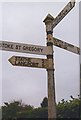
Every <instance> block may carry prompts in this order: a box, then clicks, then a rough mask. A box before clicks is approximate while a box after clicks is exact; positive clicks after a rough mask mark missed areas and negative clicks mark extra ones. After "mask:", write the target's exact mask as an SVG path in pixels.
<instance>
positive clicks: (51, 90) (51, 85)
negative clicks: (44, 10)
mask: <svg viewBox="0 0 81 120" xmlns="http://www.w3.org/2000/svg"><path fill="white" fill-rule="evenodd" d="M53 21H54V18H53V17H52V16H51V15H50V14H48V15H47V17H46V18H45V19H44V21H43V22H44V23H45V25H46V33H47V46H50V47H51V49H52V55H47V59H50V60H51V62H50V63H49V64H52V66H53V67H52V69H47V75H48V119H49V118H54V120H55V118H56V100H55V80H54V63H53V42H52V41H53V35H52V34H53V29H52V25H53Z"/></svg>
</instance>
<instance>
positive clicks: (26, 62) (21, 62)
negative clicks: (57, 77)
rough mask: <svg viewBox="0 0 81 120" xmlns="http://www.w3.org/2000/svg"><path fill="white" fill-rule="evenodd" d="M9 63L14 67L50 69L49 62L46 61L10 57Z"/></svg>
mask: <svg viewBox="0 0 81 120" xmlns="http://www.w3.org/2000/svg"><path fill="white" fill-rule="evenodd" d="M9 62H10V63H11V64H12V65H14V66H22V67H35V68H45V69H52V66H51V60H48V59H40V58H29V57H22V56H12V57H11V58H10V59H9Z"/></svg>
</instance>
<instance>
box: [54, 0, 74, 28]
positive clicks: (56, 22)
mask: <svg viewBox="0 0 81 120" xmlns="http://www.w3.org/2000/svg"><path fill="white" fill-rule="evenodd" d="M74 6H75V0H71V1H70V2H69V3H68V4H67V5H66V6H65V7H64V9H63V10H62V11H61V12H60V13H59V14H58V16H57V17H56V18H55V19H54V21H53V25H52V28H54V27H56V25H57V24H58V23H59V22H60V21H61V20H62V19H63V18H64V17H65V16H66V15H67V14H68V13H69V12H70V11H71V9H72V8H73V7H74Z"/></svg>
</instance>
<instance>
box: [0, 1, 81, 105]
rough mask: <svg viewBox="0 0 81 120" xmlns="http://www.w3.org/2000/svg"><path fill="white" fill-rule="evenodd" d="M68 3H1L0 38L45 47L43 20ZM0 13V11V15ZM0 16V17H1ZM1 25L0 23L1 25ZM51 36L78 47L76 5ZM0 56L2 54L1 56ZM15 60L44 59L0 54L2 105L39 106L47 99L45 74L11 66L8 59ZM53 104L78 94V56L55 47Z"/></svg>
mask: <svg viewBox="0 0 81 120" xmlns="http://www.w3.org/2000/svg"><path fill="white" fill-rule="evenodd" d="M67 3H68V0H67V2H50V3H48V2H38V3H37V2H31V3H28V2H26V3H17V2H14V3H6V2H5V3H3V4H2V5H0V8H1V7H2V36H1V35H0V39H2V40H4V41H10V42H19V43H25V44H26V43H27V44H32V45H43V46H44V45H46V32H45V24H44V23H43V20H44V18H45V17H46V15H47V14H48V13H50V14H51V15H53V16H54V17H56V16H57V15H58V13H59V12H60V11H61V10H62V9H63V8H64V6H65V5H66V4H67ZM0 12H1V11H0ZM0 14H1V13H0ZM0 23H1V21H0ZM0 32H1V31H0ZM53 32H54V34H53V36H55V37H57V38H59V39H61V40H63V41H66V42H68V43H71V44H73V45H75V46H79V5H78V3H76V6H75V7H74V8H73V9H72V10H71V12H70V13H69V14H68V15H67V16H66V17H65V18H64V19H63V20H62V21H61V22H60V23H59V24H58V25H57V26H56V28H55V29H54V30H53ZM0 53H1V52H0ZM13 55H15V56H25V57H28V56H31V57H37V58H38V57H39V58H46V57H45V56H41V55H33V54H31V55H29V54H27V53H16V52H7V51H6V52H5V51H3V52H2V73H1V70H0V74H2V78H1V76H0V81H1V80H2V102H5V101H13V100H21V99H22V101H23V102H24V103H27V104H30V105H33V106H35V107H38V106H40V103H41V102H42V99H43V98H44V97H45V96H47V92H48V91H47V72H46V70H45V69H41V68H27V67H25V68H24V67H15V66H12V65H11V64H10V63H9V62H8V59H9V58H10V57H12V56H13ZM54 63H55V89H56V101H57V102H58V101H60V100H61V99H63V98H64V99H65V100H69V99H70V95H73V96H74V97H77V96H78V94H79V90H80V88H79V55H76V54H74V53H71V52H68V51H66V50H62V49H60V48H57V47H54Z"/></svg>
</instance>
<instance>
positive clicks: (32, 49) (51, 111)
mask: <svg viewBox="0 0 81 120" xmlns="http://www.w3.org/2000/svg"><path fill="white" fill-rule="evenodd" d="M74 6H75V0H71V1H70V2H69V3H68V4H67V5H66V6H65V7H64V9H63V10H62V11H61V12H60V13H59V15H58V16H57V17H56V18H55V19H54V17H52V16H51V15H50V14H48V15H47V17H46V18H45V20H44V21H43V22H44V23H45V25H46V33H47V46H37V45H28V44H22V43H13V42H6V41H1V42H0V49H1V50H5V51H13V52H22V53H30V54H39V55H47V59H40V58H28V57H21V56H12V57H11V58H10V59H9V62H10V63H11V64H12V65H14V66H22V67H35V68H45V69H47V75H48V118H56V100H55V79H54V59H53V45H55V46H58V47H60V48H63V49H65V50H68V51H70V52H73V53H76V54H79V55H80V48H79V47H76V46H74V45H71V44H69V43H66V42H64V41H61V40H59V39H57V38H54V37H53V28H54V27H55V26H56V25H57V24H58V23H59V22H60V21H61V20H62V19H63V18H64V17H65V16H66V15H67V14H68V13H69V11H70V10H71V9H72V8H73V7H74Z"/></svg>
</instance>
